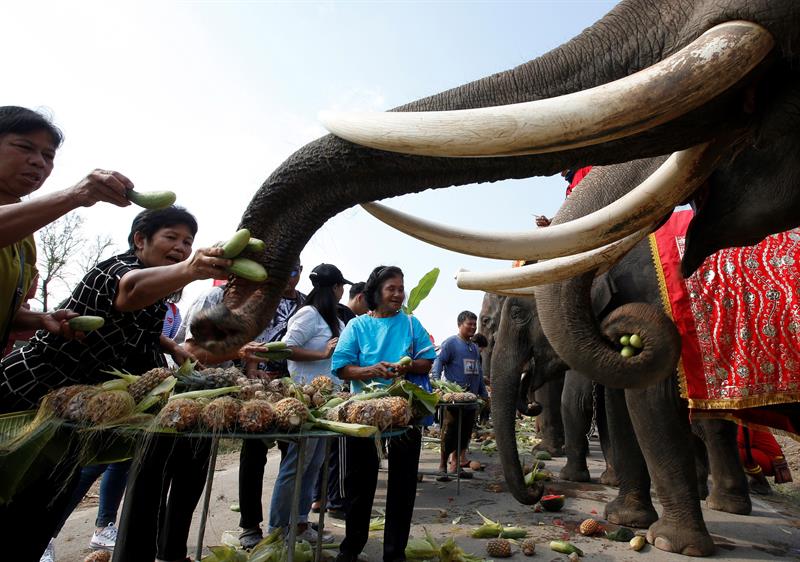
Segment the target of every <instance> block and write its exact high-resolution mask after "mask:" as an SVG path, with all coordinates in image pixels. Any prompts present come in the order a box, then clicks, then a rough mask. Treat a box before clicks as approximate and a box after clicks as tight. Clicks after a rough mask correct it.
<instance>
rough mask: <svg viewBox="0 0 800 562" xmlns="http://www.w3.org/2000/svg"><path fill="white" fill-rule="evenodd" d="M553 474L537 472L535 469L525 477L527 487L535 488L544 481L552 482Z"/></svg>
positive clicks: (544, 471) (546, 471)
mask: <svg viewBox="0 0 800 562" xmlns="http://www.w3.org/2000/svg"><path fill="white" fill-rule="evenodd" d="M552 479H553V473H552V472H550V471H549V470H537V469H534V470H532V471H531V472H529V473H528V474H526V475H525V485H526V486H533V485H534V483H536V482H540V481H542V480H552Z"/></svg>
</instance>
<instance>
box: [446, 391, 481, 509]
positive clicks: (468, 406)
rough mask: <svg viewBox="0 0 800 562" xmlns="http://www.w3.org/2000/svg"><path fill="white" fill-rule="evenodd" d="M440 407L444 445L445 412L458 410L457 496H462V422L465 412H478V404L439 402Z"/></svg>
mask: <svg viewBox="0 0 800 562" xmlns="http://www.w3.org/2000/svg"><path fill="white" fill-rule="evenodd" d="M438 407H439V408H440V410H441V411H440V413H439V416H440V419H441V420H442V421H441V425H440V427H441V428H442V431H441V434H440V437H439V440H440V442H441V443H442V444H443V443H444V419H445V413H446V412H445V411H446V409H447V408H455V409H456V410H458V429H457V430H456V432H457V437H456V474H455V476H456V495H457V496H458V495H461V422H462V419H463V412H464V410H477V409H478V407H479V406H478V403H477V402H461V403H458V402H439V404H438ZM446 463H447V459H445V469H446V468H447V464H446ZM446 474H448V475H449V474H451V473H450V472H446Z"/></svg>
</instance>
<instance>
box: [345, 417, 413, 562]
mask: <svg viewBox="0 0 800 562" xmlns="http://www.w3.org/2000/svg"><path fill="white" fill-rule="evenodd" d="M387 444H388V450H389V481H388V484H387V487H386V525H385V527H384V531H383V560H384V562H398V561H402V560H405V559H406V557H405V550H406V545H407V544H408V535H409V533H410V532H411V517H412V515H413V513H414V501H415V499H416V495H417V469H418V468H419V452H420V448H421V445H422V431H421V430H420V429H419V428H416V427H415V428H412V429H410V430H408V432H406V433H405V434H403V435H400V436H397V437H391V438H389V439H388V440H387ZM345 446H346V447H347V467H346V471H345V478H344V490H345V497H344V505H345V512H346V513H347V523H346V528H345V536H344V540H343V541H342V545H341V547H340V551H341V553H342V554H343V555H344V556H345V557H347V558H352V559H353V560H355V558H356V556H358V555H359V554H360V553H361V551H362V550H363V549H364V545H366V544H367V539H368V538H369V520H370V518H371V516H372V502H373V500H374V499H375V487H376V486H377V484H378V466H379V459H378V451H377V449H376V447H375V441H374V440H373V439H370V438H361V439H360V438H357V437H347V438H346V439H345Z"/></svg>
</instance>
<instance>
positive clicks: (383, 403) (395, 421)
mask: <svg viewBox="0 0 800 562" xmlns="http://www.w3.org/2000/svg"><path fill="white" fill-rule="evenodd" d="M378 403H379V404H380V407H381V408H382V409H385V410H388V411H389V414H390V415H391V416H392V422H391V425H392V426H394V427H405V426H407V425H408V422H410V421H411V407H410V406H409V405H408V400H406V399H405V398H403V397H402V396H390V397H388V398H380V399H379V400H378Z"/></svg>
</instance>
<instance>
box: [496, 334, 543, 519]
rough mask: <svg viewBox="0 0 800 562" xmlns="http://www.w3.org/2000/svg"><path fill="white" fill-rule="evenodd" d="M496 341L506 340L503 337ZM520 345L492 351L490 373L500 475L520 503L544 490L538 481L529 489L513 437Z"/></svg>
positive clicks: (530, 501) (536, 498) (521, 363)
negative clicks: (492, 358) (492, 360)
mask: <svg viewBox="0 0 800 562" xmlns="http://www.w3.org/2000/svg"><path fill="white" fill-rule="evenodd" d="M498 340H503V341H507V340H506V339H505V338H503V337H502V335H499V336H498ZM522 349H527V347H526V346H521V345H513V344H510V345H506V344H503V345H501V346H499V347H496V348H495V353H494V354H493V355H494V363H493V365H494V366H493V369H494V370H493V372H492V421H493V425H494V434H495V440H496V442H497V450H498V452H499V453H500V462H501V463H502V465H503V476H504V477H505V480H506V484H507V485H508V489H509V491H510V492H511V495H513V496H514V498H515V499H516V500H517V501H518V502H520V503H523V504H526V505H533V504H535V503H536V502H538V501H539V499H540V498H541V497H542V493H543V492H544V487H543V486H542V485H541V483H539V482H535V483H534V485H533V486H531V487H528V486H527V485H526V484H525V476H524V474H523V472H522V466H521V464H520V459H519V450H518V449H517V438H516V427H515V425H516V416H517V400H518V398H519V397H520V373H521V371H522V369H523V368H524V365H525V362H526V361H527V358H525V357H521V354H520V353H519V351H521V350H522Z"/></svg>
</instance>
